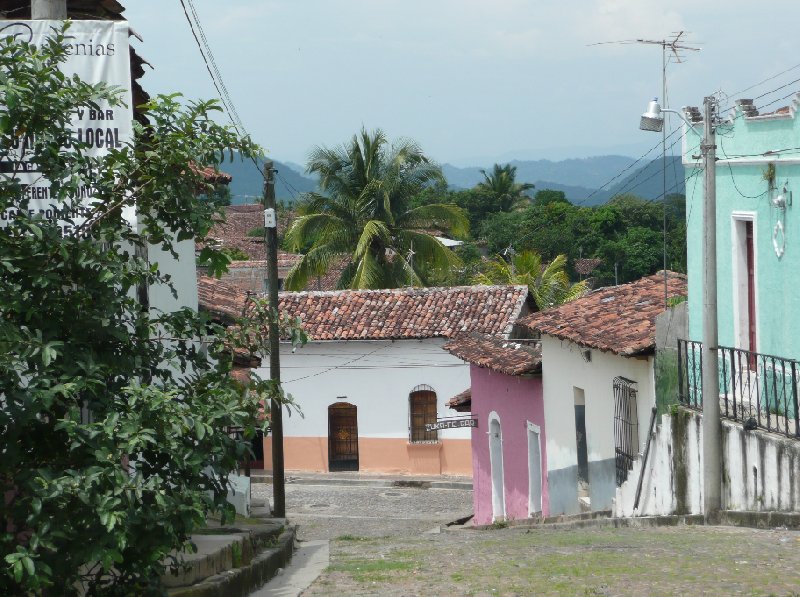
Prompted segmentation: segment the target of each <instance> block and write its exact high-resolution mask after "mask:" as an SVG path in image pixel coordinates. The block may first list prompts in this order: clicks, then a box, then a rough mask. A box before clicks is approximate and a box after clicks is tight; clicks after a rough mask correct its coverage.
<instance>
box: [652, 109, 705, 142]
mask: <svg viewBox="0 0 800 597" xmlns="http://www.w3.org/2000/svg"><path fill="white" fill-rule="evenodd" d="M661 111H662V112H669V113H670V114H675V115H677V116H678V118H680V119H681V120H683V121H684V122H685V123H686V125H687V126H688V127H689V130H690V131H692V132H693V133H694V134H695V135H697V136H698V137H700V138H702V137H703V133H700V132H698V131H697V130H695V128H694V124H693V123H692V122H691V121H690V120H689V119H688V118H686V116H684V115H683V112H681V111H680V110H672V109H671V108H661Z"/></svg>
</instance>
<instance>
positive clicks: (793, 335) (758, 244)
mask: <svg viewBox="0 0 800 597" xmlns="http://www.w3.org/2000/svg"><path fill="white" fill-rule="evenodd" d="M686 139H687V147H686V151H685V153H684V166H685V168H686V225H687V243H688V251H687V253H688V255H687V270H688V276H689V333H690V336H691V338H692V339H693V340H701V339H702V325H703V319H702V317H703V250H702V243H703V202H704V196H703V180H702V176H703V175H702V173H701V174H700V175H699V176H697V177H693V174H695V172H696V171H697V170H696V167H697V163H696V162H695V161H693V160H692V157H691V156H692V155H698V154H699V153H700V152H699V150H698V149H697V142H698V139H697V136H696V135H693V134H688V135H687V137H686ZM798 146H800V122H798V117H797V116H796V115H794V113H793V111H790V112H787V113H782V114H776V115H771V116H760V117H756V118H745V117H742V116H741V115H739V116H737V117H736V118H735V119H734V121H733V124H722V125H720V126H719V127H718V129H717V148H718V149H717V158H718V160H719V161H718V162H717V168H716V183H717V185H716V186H717V217H716V223H717V294H718V317H719V343H720V345H721V346H732V347H739V348H750V349H751V350H755V351H757V352H761V353H765V354H771V355H777V356H781V357H788V358H793V359H798V358H800V343H798V342H797V337H798V334H800V293H798V292H797V272H798V267H800V236H798V232H800V203H798V201H800V160H798V157H797V154H796V152H790V153H779V152H778V153H772V154H771V155H766V156H765V155H763V154H764V153H766V152H775V151H776V150H780V149H782V148H796V147H798ZM739 156H745V157H739ZM769 164H774V166H775V185H774V186H775V189H774V190H770V189H769V185H768V183H767V180H765V173H766V171H767V167H768V165H769ZM784 184H785V185H786V186H787V189H788V190H790V191H793V194H794V201H793V205H791V206H788V207H787V208H786V209H785V210H781V209H778V208H776V207H775V206H774V205H773V204H772V201H771V200H772V198H774V197H775V196H777V195H778V194H780V193H781V191H782V190H783V186H784ZM743 220H750V221H752V222H753V237H754V238H753V245H754V257H755V287H756V297H755V301H756V332H757V339H756V346H755V347H750V346H749V342H748V339H747V334H746V330H743V329H740V328H741V327H742V326H741V323H740V321H741V316H740V315H738V313H740V312H741V311H743V310H746V309H743V306H742V303H743V302H744V300H745V298H744V295H743V289H744V290H745V291H746V277H745V276H744V273H743V272H742V269H743V268H742V266H741V258H737V254H738V253H739V252H740V251H741V248H740V247H738V246H737V245H741V243H742V239H741V233H740V232H737V224H736V223H737V221H743ZM778 222H780V223H781V225H782V226H783V228H784V235H785V246H784V253H783V255H782V256H781V257H779V256H778V255H777V254H776V252H775V248H774V246H773V234H774V232H775V227H776V226H777V224H778ZM778 241H779V243H778V244H779V246H780V245H781V244H782V241H780V237H779V238H778Z"/></svg>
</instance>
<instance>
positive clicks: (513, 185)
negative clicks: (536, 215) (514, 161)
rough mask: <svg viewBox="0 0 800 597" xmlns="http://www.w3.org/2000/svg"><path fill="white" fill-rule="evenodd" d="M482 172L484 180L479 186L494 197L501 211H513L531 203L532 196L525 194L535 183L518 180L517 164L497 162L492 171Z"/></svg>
mask: <svg viewBox="0 0 800 597" xmlns="http://www.w3.org/2000/svg"><path fill="white" fill-rule="evenodd" d="M481 174H483V178H484V180H483V182H481V183H479V184H478V186H477V188H478V189H479V190H481V191H485V192H487V193H489V194H490V195H491V196H492V197H493V198H494V203H495V204H496V205H497V207H498V208H499V211H511V210H513V209H519V208H523V207H526V206H527V205H529V204H530V197H528V196H527V195H526V194H525V191H529V190H530V189H532V188H533V186H534V185H532V184H530V183H527V182H525V183H519V182H516V177H517V167H516V166H512V165H511V164H506V165H505V166H501V165H500V164H495V165H494V167H493V168H492V171H491V173H489V174H487V173H486V171H485V170H481Z"/></svg>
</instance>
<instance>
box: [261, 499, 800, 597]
mask: <svg viewBox="0 0 800 597" xmlns="http://www.w3.org/2000/svg"><path fill="white" fill-rule="evenodd" d="M269 494H270V487H268V486H266V485H256V486H254V492H253V495H254V497H256V498H257V497H268V496H269ZM286 495H287V510H288V513H289V518H290V520H292V521H293V522H296V523H298V524H299V525H300V529H299V536H300V538H301V539H302V540H305V541H309V540H314V539H330V540H331V543H330V566H329V568H328V569H327V570H326V571H325V572H324V573H323V574H322V575H321V576H320V577H319V578H318V579H317V580H316V581H315V582H314V583H313V584H312V585H311V587H309V588H308V589H307V590H306V591H305V592H304V593H303V595H306V596H337V597H338V596H341V595H379V596H384V595H386V596H390V597H406V596H411V595H420V596H422V595H425V596H428V595H519V596H523V595H541V594H544V595H700V594H702V595H738V594H745V595H791V596H798V595H800V533H798V532H796V531H789V530H786V529H783V528H778V529H748V528H732V527H693V526H684V527H660V528H620V529H614V528H607V527H601V528H583V529H574V530H568V529H554V528H545V529H542V528H538V529H524V528H501V526H499V527H498V528H497V529H494V530H485V531H477V530H470V529H463V530H458V531H451V530H447V529H446V528H445V529H443V530H441V532H437V531H439V529H440V527H441V525H443V524H446V523H448V522H451V521H454V520H456V519H458V518H461V517H463V516H464V515H466V514H468V513H469V512H470V509H471V492H470V491H466V490H447V489H427V490H426V489H416V488H403V487H364V486H356V487H352V486H335V485H301V484H296V485H293V484H289V485H287V491H286Z"/></svg>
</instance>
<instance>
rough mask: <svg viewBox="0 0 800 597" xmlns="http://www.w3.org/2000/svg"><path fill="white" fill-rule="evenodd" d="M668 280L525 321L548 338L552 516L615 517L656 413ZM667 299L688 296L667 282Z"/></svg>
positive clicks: (681, 284)
mask: <svg viewBox="0 0 800 597" xmlns="http://www.w3.org/2000/svg"><path fill="white" fill-rule="evenodd" d="M664 283H665V277H664V275H663V273H659V274H656V275H653V276H649V277H646V278H642V279H641V280H638V281H636V282H632V283H630V284H623V285H620V286H612V287H607V288H601V289H598V290H596V291H594V292H592V293H590V294H588V295H586V296H584V297H582V298H579V299H576V300H574V301H572V302H569V303H567V304H565V305H562V306H560V307H557V308H554V309H549V310H546V311H542V312H539V313H535V314H533V315H531V316H529V317H527V318H524V319H522V320H521V322H520V323H521V324H523V325H525V326H526V327H528V328H529V329H530V330H531V331H532V332H534V333H538V334H541V355H542V364H543V374H542V392H543V402H544V419H545V428H546V431H547V435H546V443H545V452H546V454H547V469H546V470H547V483H546V485H547V489H548V506H549V514H550V515H551V516H552V515H557V514H576V513H579V512H580V511H582V510H593V511H597V510H609V509H611V507H612V503H613V499H614V497H615V493H616V488H617V487H618V486H619V485H621V484H622V483H623V482H624V481H625V480H626V479H627V476H628V473H629V471H630V469H631V467H632V466H633V463H634V461H635V460H636V458H637V455H638V454H639V453H640V452H641V450H642V449H643V447H644V443H645V441H646V438H647V433H648V428H649V427H648V425H649V421H650V417H651V411H652V408H653V407H654V405H655V402H656V400H655V378H654V369H655V367H654V365H655V363H654V360H655V357H654V353H655V328H656V325H655V320H656V316H657V315H658V314H659V313H661V312H663V311H664V310H665V308H666V307H665V304H664ZM666 283H667V295H668V296H669V297H678V296H685V295H686V279H685V277H684V276H682V275H679V274H673V273H668V276H667V279H666Z"/></svg>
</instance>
